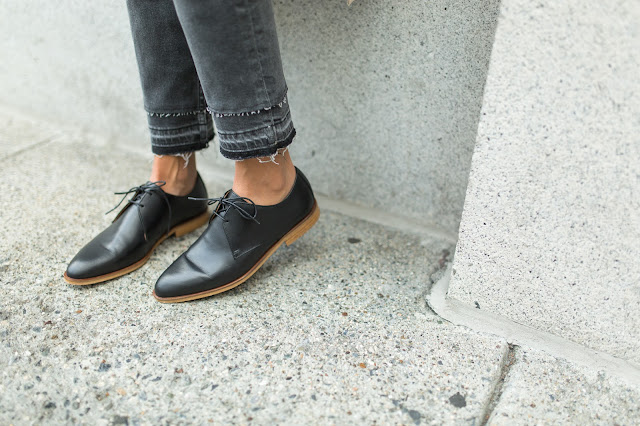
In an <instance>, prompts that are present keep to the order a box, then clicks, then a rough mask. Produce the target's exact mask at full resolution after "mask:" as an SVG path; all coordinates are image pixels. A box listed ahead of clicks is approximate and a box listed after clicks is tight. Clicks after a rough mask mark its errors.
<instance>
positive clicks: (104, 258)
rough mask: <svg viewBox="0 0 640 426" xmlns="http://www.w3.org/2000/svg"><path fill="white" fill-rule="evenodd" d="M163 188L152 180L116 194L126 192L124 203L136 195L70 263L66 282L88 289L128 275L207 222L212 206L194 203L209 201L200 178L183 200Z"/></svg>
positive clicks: (204, 203)
mask: <svg viewBox="0 0 640 426" xmlns="http://www.w3.org/2000/svg"><path fill="white" fill-rule="evenodd" d="M158 184H160V185H158ZM163 184H164V183H162V182H155V183H154V182H147V183H145V184H144V185H141V186H137V187H135V188H131V189H130V190H129V191H126V192H119V193H117V194H124V196H123V198H122V200H121V201H120V203H122V201H124V199H125V198H126V196H127V195H128V194H131V193H133V194H134V195H133V197H132V198H131V199H130V200H129V202H128V203H127V205H126V206H125V207H124V208H123V209H122V210H121V211H120V213H118V215H117V216H116V218H115V219H114V220H113V223H112V224H111V225H109V227H108V228H107V229H105V230H104V231H102V232H101V233H100V234H99V235H98V236H97V237H95V238H94V239H93V240H91V241H90V242H89V244H87V245H86V246H84V247H83V248H82V249H81V250H80V251H79V252H78V254H77V255H76V256H75V257H74V258H73V260H71V263H69V266H68V267H67V271H66V272H65V273H64V279H65V280H66V281H67V282H69V283H70V284H76V285H87V284H96V283H100V282H103V281H107V280H110V279H113V278H116V277H120V276H122V275H125V274H128V273H129V272H131V271H134V270H136V269H138V268H139V267H141V266H142V265H144V264H145V262H146V261H147V260H149V257H151V253H153V250H154V249H155V248H156V247H157V246H158V245H160V243H161V242H163V241H164V240H165V239H167V238H168V237H170V236H172V235H175V236H176V237H180V236H182V235H185V234H188V233H189V232H191V231H194V230H196V229H197V228H199V227H200V226H202V225H204V224H205V223H207V220H208V219H209V213H208V209H207V202H206V201H193V200H190V199H189V198H190V197H196V198H206V197H207V189H206V188H205V186H204V182H202V179H201V178H200V175H198V177H197V179H196V184H195V186H194V188H193V190H192V191H191V193H190V194H189V195H186V196H183V197H179V196H176V195H171V194H167V193H165V192H164V191H163V190H162V189H161V187H160V186H161V185H163ZM118 205H119V204H118ZM117 207H118V206H116V207H115V208H117ZM115 208H114V209H115Z"/></svg>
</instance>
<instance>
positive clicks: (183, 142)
mask: <svg viewBox="0 0 640 426" xmlns="http://www.w3.org/2000/svg"><path fill="white" fill-rule="evenodd" d="M148 122H149V132H150V133H151V152H153V153H154V154H156V155H176V154H184V153H188V152H194V151H199V150H201V149H205V148H207V147H208V146H209V142H210V141H211V140H212V139H213V136H214V131H213V119H212V118H211V115H209V113H208V112H207V111H206V110H202V111H193V112H186V113H168V114H165V113H153V112H150V113H148Z"/></svg>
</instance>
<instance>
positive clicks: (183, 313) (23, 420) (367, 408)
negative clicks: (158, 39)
mask: <svg viewBox="0 0 640 426" xmlns="http://www.w3.org/2000/svg"><path fill="white" fill-rule="evenodd" d="M19 134H20V132H17V135H16V138H14V139H15V140H18V139H19ZM147 161H148V160H147V159H146V158H144V157H138V156H135V155H132V154H130V153H126V152H120V151H118V150H114V149H113V148H110V147H108V146H105V145H104V144H102V145H100V144H96V143H93V142H92V141H91V139H90V138H88V137H86V136H82V135H65V134H61V135H58V136H57V137H56V138H54V140H52V141H51V142H49V143H48V144H46V145H42V146H39V147H36V148H34V149H31V150H26V151H23V152H21V153H19V154H17V155H14V156H13V157H11V158H10V159H8V160H3V161H2V162H0V164H1V165H2V167H1V168H0V203H1V204H2V206H3V208H2V210H1V211H0V232H1V233H2V235H3V238H2V239H0V252H1V253H2V258H1V259H0V282H1V284H0V285H1V286H2V289H3V297H2V298H1V299H0V336H1V337H2V342H1V343H0V364H1V365H2V366H3V368H2V371H1V372H0V377H1V381H0V423H2V424H9V423H14V424H31V423H40V424H41V423H50V424H51V423H87V424H108V423H111V424H122V423H125V422H128V423H129V424H138V423H152V424H158V423H166V422H171V423H180V422H182V423H190V422H198V423H201V422H207V421H211V422H213V423H230V422H234V423H240V424H243V423H249V422H256V423H262V424H266V423H269V424H272V423H275V422H278V423H289V424H300V423H323V424H337V423H340V424H342V423H369V424H371V423H384V424H391V423H394V424H419V423H420V424H441V423H465V422H469V423H473V422H474V421H477V420H478V419H479V418H480V416H481V415H482V413H483V410H484V407H485V405H486V403H487V401H488V400H489V397H490V394H491V392H492V389H493V383H494V382H496V380H497V377H498V375H499V372H500V366H501V361H502V360H503V358H504V356H505V353H506V350H507V345H506V344H505V342H504V341H503V340H501V339H498V338H495V337H491V336H482V335H479V334H476V333H472V332H468V331H466V330H464V329H461V328H456V327H454V326H451V325H449V324H447V323H443V322H442V321H440V320H439V319H438V318H437V317H436V316H434V315H433V314H431V313H430V312H429V311H428V309H427V308H426V306H425V303H424V292H425V291H426V290H427V289H428V288H429V282H430V281H429V277H430V275H431V274H432V273H433V272H434V271H435V270H436V269H437V268H439V267H440V263H441V261H442V259H443V257H444V256H445V254H446V251H447V250H451V247H450V246H449V245H448V244H445V243H442V242H439V241H436V240H434V241H427V242H423V243H421V239H418V238H416V237H412V236H409V235H404V234H401V233H397V232H394V231H390V230H388V229H385V228H383V227H380V226H377V225H371V224H368V223H365V222H362V221H359V220H356V219H352V218H348V217H345V216H342V215H338V214H330V213H327V212H325V213H323V216H322V217H321V220H320V221H319V223H318V224H317V225H316V227H314V228H313V230H311V231H310V232H309V233H308V234H307V235H306V236H305V237H303V238H302V239H300V240H299V241H298V242H296V244H294V245H293V246H291V247H287V248H283V249H281V250H280V251H278V253H277V254H276V255H275V256H274V257H273V258H271V259H270V260H269V262H268V263H267V264H266V265H265V266H264V267H263V268H262V269H261V270H260V271H259V272H258V273H257V274H256V276H254V277H253V278H252V279H251V280H250V281H249V282H247V283H245V284H243V285H242V286H240V287H239V288H237V289H235V290H233V291H230V292H227V293H224V294H222V295H220V296H218V297H213V298H209V299H205V300H201V301H197V302H193V303H186V304H178V305H162V304H159V303H157V302H156V301H155V300H154V299H153V297H152V296H151V289H152V286H153V283H154V280H155V279H156V278H157V277H158V276H159V274H160V273H161V272H162V271H163V269H164V268H165V267H166V266H167V265H168V264H169V263H170V262H171V261H172V259H174V258H175V257H177V256H178V255H179V254H180V252H182V251H183V250H184V249H186V248H187V246H188V245H189V244H190V243H191V242H192V241H193V240H194V239H195V235H191V236H187V237H184V238H180V239H172V240H170V241H167V242H166V243H165V244H163V245H162V246H161V247H160V248H159V249H158V250H157V251H156V253H155V254H154V255H153V256H152V258H151V260H150V261H149V262H148V263H147V264H146V265H145V266H144V267H142V268H141V269H139V270H138V271H136V272H134V273H132V274H130V275H128V276H126V277H123V278H121V279H118V280H114V281H111V282H108V283H104V284H101V285H95V286H89V287H74V286H70V285H68V284H66V283H65V282H64V281H63V280H62V272H63V271H64V269H65V266H66V263H67V262H68V261H69V260H70V259H71V257H72V256H73V255H74V254H75V252H76V250H78V248H79V247H80V246H81V245H82V244H83V243H84V242H85V241H87V239H89V238H91V237H92V236H93V235H94V234H95V233H96V232H98V231H99V230H100V229H102V228H103V227H104V226H105V225H106V224H107V223H108V221H109V220H110V219H111V218H112V215H113V214H112V215H109V216H104V215H103V212H105V211H107V210H108V209H109V208H110V207H112V205H113V204H115V202H116V201H117V196H114V195H111V192H112V191H114V190H119V189H126V188H129V187H130V186H132V185H133V184H136V183H141V182H143V181H144V180H145V179H146V170H147V168H148V163H147ZM205 178H206V176H205ZM205 180H206V179H205ZM208 185H209V190H210V192H211V193H212V194H216V193H220V192H221V191H222V190H224V189H225V188H220V187H217V186H216V185H215V184H214V183H212V182H210V181H208Z"/></svg>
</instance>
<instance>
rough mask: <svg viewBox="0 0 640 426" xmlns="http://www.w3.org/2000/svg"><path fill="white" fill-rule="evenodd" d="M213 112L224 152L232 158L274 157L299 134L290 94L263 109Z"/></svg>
mask: <svg viewBox="0 0 640 426" xmlns="http://www.w3.org/2000/svg"><path fill="white" fill-rule="evenodd" d="M209 111H210V112H211V114H212V115H213V120H214V122H215V124H216V130H217V133H218V143H219V144H220V153H221V154H222V155H223V156H224V157H226V158H229V159H231V160H246V159H249V158H256V157H267V156H271V155H273V154H275V153H276V152H277V151H278V150H279V149H281V148H285V147H287V146H288V145H290V144H291V142H293V138H294V137H295V135H296V131H295V129H294V127H293V122H292V121H291V112H290V110H289V105H288V103H287V100H286V97H285V98H284V99H283V100H282V102H280V103H279V104H277V105H274V106H272V107H270V108H265V109H262V110H259V111H249V112H240V113H231V114H229V113H224V114H221V113H217V112H215V111H211V110H209Z"/></svg>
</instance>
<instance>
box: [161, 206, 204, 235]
mask: <svg viewBox="0 0 640 426" xmlns="http://www.w3.org/2000/svg"><path fill="white" fill-rule="evenodd" d="M208 220H209V210H207V211H205V212H204V213H202V214H201V215H200V216H196V217H195V218H193V219H191V220H189V221H187V222H184V223H181V224H180V225H178V226H176V227H175V228H173V229H172V230H171V232H170V233H169V235H171V234H173V235H175V236H176V237H182V236H183V235H187V234H188V233H189V232H192V231H195V230H196V229H198V228H200V227H201V226H202V225H204V224H205V223H207V221H208Z"/></svg>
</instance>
